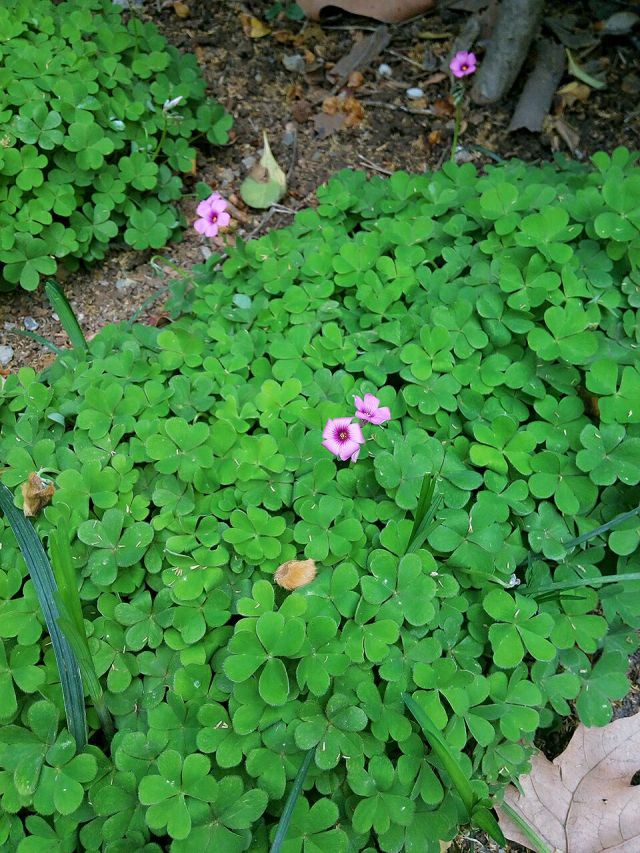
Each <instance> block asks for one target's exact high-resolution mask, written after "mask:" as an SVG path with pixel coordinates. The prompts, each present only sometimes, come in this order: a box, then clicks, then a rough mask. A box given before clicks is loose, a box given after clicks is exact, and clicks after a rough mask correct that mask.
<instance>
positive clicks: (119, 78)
mask: <svg viewBox="0 0 640 853" xmlns="http://www.w3.org/2000/svg"><path fill="white" fill-rule="evenodd" d="M0 44H1V45H2V49H1V52H0V60H1V63H0V290H8V289H11V288H13V287H16V286H18V285H20V286H21V287H23V288H25V289H26V290H34V289H35V288H36V287H37V286H38V283H39V281H40V279H41V277H42V276H47V275H52V274H53V273H54V272H55V271H56V266H57V260H56V259H61V258H64V259H65V262H66V263H67V265H69V266H74V265H75V266H77V264H78V259H80V258H81V259H83V260H86V261H92V260H96V259H101V258H103V257H104V255H105V252H106V251H107V247H108V244H109V242H110V241H111V240H113V239H114V238H115V237H116V236H117V235H118V234H120V235H121V236H122V237H124V240H125V242H126V243H128V244H129V245H130V246H133V247H134V248H136V249H147V248H154V249H158V248H160V247H162V246H164V245H165V244H166V243H167V241H168V239H169V237H170V236H171V234H173V232H174V231H175V230H176V229H177V228H178V227H179V226H180V224H181V221H180V216H179V214H178V212H177V210H176V208H175V207H174V206H173V204H172V203H173V202H175V201H177V200H178V199H179V198H180V196H181V194H182V181H181V179H180V177H179V174H178V173H180V172H188V171H190V170H191V169H192V168H193V163H194V160H195V157H196V150H195V148H194V147H193V145H192V142H193V141H194V139H195V137H196V136H203V137H206V139H207V140H208V142H210V143H213V144H222V143H225V142H226V141H227V131H228V130H229V128H230V126H231V116H229V115H228V113H226V112H225V110H224V108H223V107H222V106H221V105H220V104H218V103H217V102H216V101H213V100H207V99H206V98H205V83H204V80H203V78H202V75H201V73H200V70H199V68H198V63H197V61H196V58H195V57H194V56H193V55H189V54H182V53H180V52H179V51H178V50H177V49H176V48H175V47H173V46H171V45H169V44H167V41H166V39H165V38H164V37H163V36H162V35H160V33H159V31H158V29H157V27H155V25H153V24H151V23H149V22H143V20H142V19H141V18H140V17H139V16H138V15H135V14H133V15H130V16H129V19H128V20H127V21H125V20H123V18H122V6H118V5H115V4H114V3H112V2H111V0H63V2H54V0H4V2H3V3H2V7H0ZM173 100H177V101H178V103H177V104H176V105H175V106H174V107H173V108H170V107H168V106H166V105H167V102H169V103H170V102H171V101H173Z"/></svg>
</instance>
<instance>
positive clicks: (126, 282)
mask: <svg viewBox="0 0 640 853" xmlns="http://www.w3.org/2000/svg"><path fill="white" fill-rule="evenodd" d="M134 283H135V282H134V281H133V279H130V278H119V279H118V280H117V281H116V290H120V291H122V290H128V289H129V288H130V287H131V285H132V284H134Z"/></svg>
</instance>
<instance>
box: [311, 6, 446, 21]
mask: <svg viewBox="0 0 640 853" xmlns="http://www.w3.org/2000/svg"><path fill="white" fill-rule="evenodd" d="M435 3H436V0H299V2H298V5H299V6H300V8H301V9H302V11H303V12H304V13H305V15H307V16H308V17H309V18H312V19H313V20H315V21H317V20H318V18H319V17H320V13H321V12H322V10H323V9H325V8H326V7H327V6H337V8H338V9H344V11H345V12H351V13H352V14H353V15H364V16H365V17H367V18H373V19H374V20H376V21H384V23H386V24H390V23H393V22H394V21H406V20H407V18H413V17H414V16H416V15H420V14H422V12H426V11H427V9H431V8H432V7H433V6H435Z"/></svg>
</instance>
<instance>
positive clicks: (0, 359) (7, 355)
mask: <svg viewBox="0 0 640 853" xmlns="http://www.w3.org/2000/svg"><path fill="white" fill-rule="evenodd" d="M12 358H13V347H4V346H2V347H0V367H6V366H7V365H8V364H9V362H10V361H11V359H12Z"/></svg>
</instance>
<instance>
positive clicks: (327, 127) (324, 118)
mask: <svg viewBox="0 0 640 853" xmlns="http://www.w3.org/2000/svg"><path fill="white" fill-rule="evenodd" d="M344 122H345V116H344V115H343V114H342V113H337V114H333V115H330V114H329V113H318V114H317V115H315V116H314V117H313V126H314V128H315V131H316V133H317V134H318V139H325V138H326V137H327V136H331V134H332V133H335V131H336V130H340V128H342V127H344Z"/></svg>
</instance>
